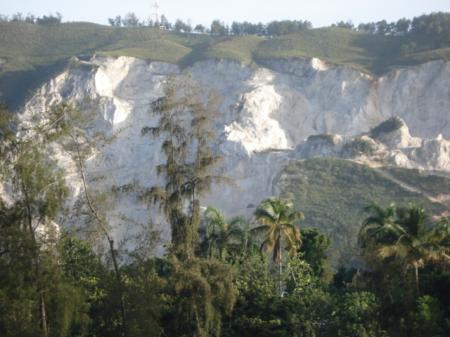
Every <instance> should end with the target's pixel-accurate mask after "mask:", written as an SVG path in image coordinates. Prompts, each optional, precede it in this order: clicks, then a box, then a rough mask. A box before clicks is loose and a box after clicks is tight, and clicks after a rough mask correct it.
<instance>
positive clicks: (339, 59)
mask: <svg viewBox="0 0 450 337" xmlns="http://www.w3.org/2000/svg"><path fill="white" fill-rule="evenodd" d="M411 39H412V37H399V36H397V37H395V36H382V35H373V34H367V33H362V32H356V31H352V30H350V29H345V28H337V27H334V28H319V29H310V30H304V31H301V32H299V33H296V34H291V35H282V36H277V37H273V38H270V37H259V36H256V35H252V36H236V37H233V36H225V37H220V36H211V35H205V34H182V33H175V32H170V31H160V30H158V29H155V28H150V27H137V28H123V27H109V26H102V25H97V24H92V23H63V24H59V25H47V26H46V25H33V24H27V23H16V22H3V23H0V58H1V59H2V60H3V61H6V62H5V63H3V64H2V65H1V67H2V68H1V71H2V73H4V72H8V71H21V70H30V69H33V68H35V67H38V66H45V65H50V64H53V63H56V62H58V61H61V60H65V59H68V58H70V57H71V56H90V55H93V54H94V53H98V54H104V55H112V56H118V55H125V56H134V57H138V58H142V59H149V60H156V61H165V62H170V63H178V64H181V65H189V64H190V63H192V62H195V61H199V60H202V59H205V58H231V59H235V60H237V61H241V62H245V63H251V62H258V60H260V59H266V58H273V57H318V58H321V59H323V60H326V61H329V62H331V63H336V64H347V65H350V66H354V67H357V68H360V69H362V70H365V71H368V72H374V73H380V72H383V71H386V70H387V69H389V67H391V66H394V65H402V64H413V63H417V62H423V61H427V60H431V59H436V58H444V59H449V58H450V48H441V49H435V48H434V47H433V46H432V45H429V43H428V42H427V40H426V39H423V40H422V41H416V40H414V41H412V40H411ZM411 42H414V43H415V44H416V45H418V46H419V48H417V50H418V51H417V52H415V53H412V54H405V51H404V49H403V52H402V48H401V47H402V46H404V45H406V44H408V43H411Z"/></svg>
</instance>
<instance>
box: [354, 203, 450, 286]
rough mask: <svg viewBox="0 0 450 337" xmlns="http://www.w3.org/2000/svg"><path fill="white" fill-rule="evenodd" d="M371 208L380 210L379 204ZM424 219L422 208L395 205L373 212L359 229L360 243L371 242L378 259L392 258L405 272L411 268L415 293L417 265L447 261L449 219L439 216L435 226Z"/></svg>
mask: <svg viewBox="0 0 450 337" xmlns="http://www.w3.org/2000/svg"><path fill="white" fill-rule="evenodd" d="M370 209H371V210H372V211H374V210H380V208H379V207H378V206H371V208H370ZM375 215H384V216H381V217H377V216H375ZM394 215H395V217H394ZM376 219H377V220H376ZM426 219H427V217H426V213H425V210H424V209H423V208H421V207H417V206H414V205H410V206H409V207H407V208H395V205H391V206H390V207H389V208H388V209H387V210H385V211H382V212H379V211H376V212H374V213H373V214H372V215H371V216H370V217H368V218H367V219H366V220H365V222H364V223H363V227H362V229H361V232H360V240H361V241H360V242H363V243H367V242H370V243H372V245H373V246H372V247H374V253H375V258H378V259H379V260H381V261H386V259H389V258H394V260H395V261H398V262H399V263H400V264H401V266H402V267H403V271H404V272H405V273H406V272H408V271H409V270H411V269H412V270H414V280H415V286H416V293H417V294H419V269H420V268H423V267H424V266H425V265H426V264H427V263H446V264H448V263H450V239H449V238H450V230H449V222H448V219H441V220H440V221H439V222H438V223H437V224H435V225H434V226H430V225H429V224H427V223H426ZM375 220H376V221H375ZM378 220H380V221H378ZM366 247H367V246H366ZM366 247H364V246H363V248H366Z"/></svg>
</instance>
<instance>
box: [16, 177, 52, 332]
mask: <svg viewBox="0 0 450 337" xmlns="http://www.w3.org/2000/svg"><path fill="white" fill-rule="evenodd" d="M21 188H22V193H23V195H24V197H25V205H26V206H25V208H26V211H27V222H28V231H29V232H30V237H31V240H32V241H33V250H34V256H33V257H32V259H33V263H34V276H35V278H36V282H37V284H38V289H37V292H38V296H39V315H40V320H41V329H42V334H43V336H44V337H47V336H48V324H47V308H46V305H45V297H44V292H43V289H41V284H40V283H41V282H40V281H39V274H40V265H39V254H40V249H39V246H38V242H37V240H36V236H35V233H34V228H33V216H32V214H31V207H30V202H29V198H28V193H27V190H26V188H25V186H24V185H23V184H22V186H21Z"/></svg>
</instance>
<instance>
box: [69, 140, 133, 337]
mask: <svg viewBox="0 0 450 337" xmlns="http://www.w3.org/2000/svg"><path fill="white" fill-rule="evenodd" d="M72 139H73V140H74V142H75V144H76V149H77V162H78V167H79V169H80V176H81V180H82V182H83V191H84V195H85V198H86V202H87V204H88V207H89V209H90V211H91V213H92V215H93V216H94V218H95V220H96V221H97V224H98V225H99V227H100V229H101V231H102V232H103V234H104V235H105V237H106V240H107V241H108V245H109V253H110V254H111V259H112V262H113V267H114V274H115V276H116V282H117V288H118V289H117V290H118V291H119V297H120V314H121V319H122V336H123V337H127V335H128V333H127V331H128V328H127V320H126V310H125V300H124V296H123V293H124V291H123V284H122V278H121V275H120V269H119V264H118V262H117V256H116V251H115V249H114V240H113V239H112V238H111V236H110V234H109V231H108V229H107V227H106V225H105V223H104V219H103V218H102V217H101V216H100V215H99V214H98V212H97V210H96V208H95V206H94V204H93V202H92V200H91V197H90V195H89V191H88V187H87V182H86V175H85V172H84V166H83V161H82V158H81V153H80V147H79V143H78V141H77V140H76V139H75V137H73V136H72Z"/></svg>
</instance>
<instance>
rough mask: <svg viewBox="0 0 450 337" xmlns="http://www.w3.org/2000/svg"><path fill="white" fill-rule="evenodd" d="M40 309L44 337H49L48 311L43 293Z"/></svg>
mask: <svg viewBox="0 0 450 337" xmlns="http://www.w3.org/2000/svg"><path fill="white" fill-rule="evenodd" d="M40 302H41V303H40V309H41V328H42V333H43V335H44V337H47V336H48V327H47V310H46V307H45V298H44V294H43V293H42V292H41V296H40Z"/></svg>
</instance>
